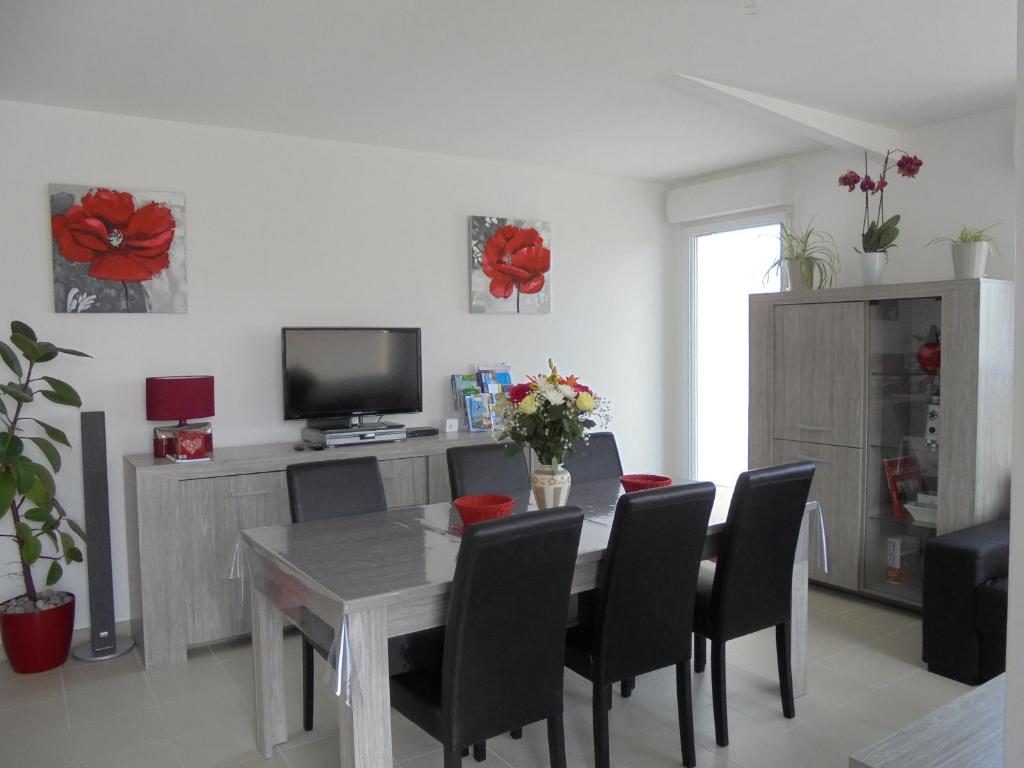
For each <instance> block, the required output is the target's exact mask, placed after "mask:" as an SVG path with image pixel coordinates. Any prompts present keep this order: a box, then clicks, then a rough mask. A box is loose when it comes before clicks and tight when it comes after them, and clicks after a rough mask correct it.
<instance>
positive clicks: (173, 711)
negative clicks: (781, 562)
mask: <svg viewBox="0 0 1024 768" xmlns="http://www.w3.org/2000/svg"><path fill="white" fill-rule="evenodd" d="M920 646H921V622H920V617H919V616H917V615H915V614H912V613H906V612H903V611H899V610H896V609H892V608H887V607H884V606H879V605H875V604H872V603H867V602H863V601H860V600H856V599H852V598H848V597H845V596H841V595H838V594H836V593H833V592H830V591H826V590H820V589H814V590H812V593H811V609H810V634H809V658H808V661H809V664H810V667H809V670H808V694H807V696H806V697H804V698H802V699H797V717H796V719H795V720H786V719H784V718H783V717H782V710H781V705H780V703H779V699H778V685H777V680H776V671H775V646H774V633H773V632H772V631H767V632H761V633H759V634H757V635H752V636H750V637H748V638H743V639H740V640H736V641H733V642H731V643H729V645H728V647H727V662H728V664H729V667H728V683H729V727H730V739H731V744H730V746H729V747H728V748H725V749H722V748H719V747H717V746H716V745H715V733H714V722H713V719H712V712H711V688H710V680H709V675H708V674H707V673H705V674H702V675H695V676H694V696H695V699H696V707H695V713H694V717H695V721H696V740H697V762H698V765H701V766H721V767H722V768H729V767H730V766H731V767H732V768H833V767H834V768H846V766H847V758H848V756H849V755H850V753H851V752H854V751H856V750H857V749H860V748H861V747H863V746H866V745H867V744H870V743H872V742H874V741H875V740H877V739H879V738H881V737H882V736H884V735H885V734H887V733H890V732H891V731H894V730H896V729H898V728H900V727H902V726H904V725H906V724H907V723H909V722H910V721H912V720H914V719H916V718H918V717H921V716H922V715H924V714H926V713H927V712H929V711H931V710H933V709H935V708H936V707H938V706H941V705H942V704H945V703H946V702H947V701H949V700H951V699H952V698H954V697H955V696H957V695H959V694H960V693H963V692H964V691H966V690H968V688H967V686H964V685H960V684H959V683H955V682H953V681H951V680H947V679H946V678H943V677H937V676H935V675H932V674H930V673H928V672H927V671H925V669H924V668H923V665H922V664H921V661H920V658H919V657H920ZM286 647H287V650H286V654H287V687H288V722H289V729H290V738H289V741H288V742H287V744H286V745H284V748H283V749H281V750H280V751H279V752H278V753H277V754H276V755H275V757H274V758H273V759H272V760H269V761H264V760H263V759H262V758H261V757H260V756H259V755H258V754H257V753H256V751H255V740H254V736H253V728H252V717H253V714H252V709H253V704H252V702H253V682H252V679H251V678H252V654H251V651H250V649H249V646H248V643H230V644H224V645H218V646H213V647H210V648H201V649H198V650H196V651H195V652H193V653H192V654H191V656H190V659H189V662H188V665H187V666H185V667H179V668H175V669H166V670H159V671H155V672H145V671H143V669H142V665H141V663H140V660H139V657H138V655H136V654H134V653H133V654H131V655H128V656H125V657H123V658H121V659H118V660H116V661H112V662H106V663H101V664H83V663H80V662H75V661H69V662H68V663H67V664H66V665H65V666H64V667H63V668H61V669H59V670H54V671H52V672H47V673H43V674H40V675H33V676H21V675H16V674H14V673H13V672H12V671H11V670H10V667H9V666H7V664H6V663H3V665H2V666H0V766H3V768H66V767H68V766H89V767H90V768H99V766H103V768H214V766H236V767H238V768H243V767H244V768H321V767H322V766H336V765H338V757H337V722H336V717H337V706H338V705H337V701H336V700H334V699H332V698H330V695H329V693H328V692H327V690H326V689H325V688H321V689H320V690H318V691H317V702H316V722H315V725H316V727H315V729H314V730H313V731H311V732H310V733H303V732H302V730H301V726H300V722H301V708H300V703H299V691H300V682H299V668H300V653H299V638H298V637H297V636H296V635H289V637H288V639H287V641H286ZM320 677H321V675H318V678H317V679H318V680H319V679H320ZM565 690H566V714H565V729H566V750H567V754H568V757H569V765H570V766H591V765H593V747H592V741H591V739H592V736H591V730H590V728H591V723H590V701H589V691H590V688H589V684H588V683H587V682H586V681H584V680H583V679H582V678H579V677H577V676H576V675H574V674H573V673H571V672H566V684H565ZM675 712H676V704H675V684H674V676H673V674H672V673H671V672H670V671H667V670H666V671H664V672H660V673H655V674H651V675H646V676H644V677H643V678H641V679H640V680H639V681H638V685H637V689H636V691H635V692H634V694H633V697H632V698H631V699H628V700H624V699H622V698H620V697H619V695H618V693H616V694H615V703H614V707H613V709H612V712H611V718H610V728H611V733H612V743H611V754H612V759H613V765H614V766H618V767H619V768H658V767H659V766H677V765H681V757H680V751H679V736H678V729H677V724H676V715H675ZM392 733H393V739H394V754H395V760H396V761H397V763H396V764H397V765H399V766H400V767H401V768H433V767H434V766H440V765H441V764H442V763H441V753H440V751H439V748H438V745H437V743H436V742H435V741H433V740H432V739H430V738H429V737H428V736H426V734H424V733H422V732H421V731H420V730H419V729H418V728H416V727H415V726H413V725H412V724H411V723H409V722H408V721H406V720H405V719H404V718H402V717H401V716H399V715H397V714H394V715H393V716H392ZM463 762H464V764H465V765H467V766H469V765H475V763H474V762H473V761H472V758H466V759H465V760H464V761H463ZM483 765H484V766H488V765H489V766H491V768H508V766H513V768H533V767H536V768H542V767H543V766H546V765H547V741H546V735H545V729H544V726H543V725H541V724H536V725H533V726H530V727H527V728H526V730H525V736H524V738H523V739H522V740H519V741H513V740H512V739H510V738H509V737H508V736H503V737H500V738H497V739H492V740H491V741H489V742H488V759H487V762H486V763H484V764H483Z"/></svg>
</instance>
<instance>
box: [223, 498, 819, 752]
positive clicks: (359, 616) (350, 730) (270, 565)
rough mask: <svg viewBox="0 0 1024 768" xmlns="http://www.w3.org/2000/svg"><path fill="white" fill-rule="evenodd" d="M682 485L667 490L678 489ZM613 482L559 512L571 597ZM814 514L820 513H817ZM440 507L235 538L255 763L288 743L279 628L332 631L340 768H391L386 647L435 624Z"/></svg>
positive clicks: (439, 604) (594, 552) (721, 506)
mask: <svg viewBox="0 0 1024 768" xmlns="http://www.w3.org/2000/svg"><path fill="white" fill-rule="evenodd" d="M683 482H688V481H681V480H680V481H676V484H682V483H683ZM622 493H623V490H622V486H621V485H620V483H619V480H618V479H617V478H615V479H609V480H598V481H591V482H581V483H573V485H572V488H571V491H570V495H569V501H568V503H569V504H571V505H575V506H578V507H580V508H581V509H582V510H583V513H584V521H583V527H582V532H581V535H580V543H579V551H578V554H577V558H576V568H575V573H574V575H573V582H572V592H573V593H579V592H585V591H587V590H592V589H594V588H595V587H596V585H597V583H598V570H599V567H600V564H601V559H602V556H603V555H604V552H605V549H606V548H607V546H608V538H609V535H610V533H611V526H612V521H613V519H614V516H615V506H616V503H617V501H618V498H619V496H621V495H622ZM511 495H512V496H513V498H514V499H515V502H516V504H515V507H514V509H513V511H512V514H518V513H520V512H523V511H526V510H529V509H534V508H535V505H534V501H533V497H532V494H530V493H528V492H523V493H521V494H511ZM730 496H731V489H729V488H725V487H719V488H718V489H717V493H716V498H715V503H714V508H713V510H712V513H711V520H710V523H709V525H708V530H707V536H706V538H705V542H704V552H703V556H704V558H706V559H709V558H713V557H715V556H716V555H717V554H718V551H719V548H720V546H721V541H722V532H723V529H724V527H725V522H726V517H727V515H728V509H729V501H730ZM815 506H816V505H815V504H814V502H809V503H808V505H807V509H806V510H805V514H804V522H803V525H802V527H801V533H800V541H799V544H798V546H797V552H796V557H795V562H794V567H793V581H792V595H793V599H792V616H791V623H792V625H791V626H792V630H791V636H792V656H791V658H792V667H793V688H794V694H795V695H796V696H802V695H804V694H805V692H806V686H807V682H806V681H807V676H806V672H807V655H806V649H807V576H808V549H809V548H808V538H809V536H808V532H809V518H810V511H811V510H812V509H813V508H814V507H815ZM819 517H820V515H819ZM461 530H462V525H461V519H460V517H459V515H458V512H457V511H456V510H455V507H454V506H453V505H452V504H450V503H440V504H428V505H423V506H412V507H402V508H396V509H389V510H387V511H384V512H379V513H372V514H365V515H356V516H351V517H338V518H333V519H328V520H319V521H315V522H306V523H298V524H293V525H274V526H267V527H263V528H254V529H249V530H246V531H244V532H243V533H242V536H241V539H240V543H239V552H240V555H241V560H242V562H243V563H244V574H245V576H244V577H245V579H246V582H247V589H248V595H249V597H250V600H251V611H252V643H253V659H254V661H253V663H254V675H255V683H256V723H255V725H256V728H255V730H256V738H257V747H258V749H259V750H260V752H261V753H262V754H263V755H264V757H266V758H268V759H269V758H271V757H272V756H273V754H274V747H275V745H278V744H282V743H284V742H285V741H286V740H287V738H288V729H287V720H286V714H285V675H284V635H283V629H284V626H285V622H286V621H287V622H290V623H292V624H295V625H297V626H298V627H299V629H300V630H306V631H309V630H314V627H313V625H316V626H319V627H321V628H322V627H323V626H324V625H326V626H327V627H329V628H333V630H334V631H333V648H332V650H331V653H330V656H329V658H328V665H327V668H328V675H329V682H330V686H331V688H332V689H333V691H334V692H335V694H336V695H338V697H339V698H340V700H341V702H340V704H341V705H340V706H339V713H340V714H339V750H340V755H341V762H340V765H342V766H343V767H344V768H381V766H391V765H393V760H392V751H391V696H390V684H389V676H388V639H389V638H391V637H395V636H398V635H405V634H408V633H411V632H416V631H419V630H424V629H429V628H431V627H438V626H442V625H444V624H445V621H446V617H447V607H448V595H449V593H450V591H451V585H452V578H453V576H454V573H455V562H456V558H457V555H458V551H459V544H460V541H461Z"/></svg>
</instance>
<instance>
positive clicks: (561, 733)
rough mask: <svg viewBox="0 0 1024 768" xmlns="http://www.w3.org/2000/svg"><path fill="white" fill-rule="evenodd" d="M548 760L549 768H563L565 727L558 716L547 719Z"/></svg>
mask: <svg viewBox="0 0 1024 768" xmlns="http://www.w3.org/2000/svg"><path fill="white" fill-rule="evenodd" d="M520 733H522V731H520ZM548 760H550V761H551V768H565V727H564V726H563V724H562V716H561V715H560V714H559V715H556V716H555V717H549V718H548Z"/></svg>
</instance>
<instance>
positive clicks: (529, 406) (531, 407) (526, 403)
mask: <svg viewBox="0 0 1024 768" xmlns="http://www.w3.org/2000/svg"><path fill="white" fill-rule="evenodd" d="M519 412H520V413H525V414H526V415H527V416H530V415H531V414H534V413H536V412H537V398H536V397H534V396H533V395H527V396H526V397H524V398H523V399H522V400H520V401H519Z"/></svg>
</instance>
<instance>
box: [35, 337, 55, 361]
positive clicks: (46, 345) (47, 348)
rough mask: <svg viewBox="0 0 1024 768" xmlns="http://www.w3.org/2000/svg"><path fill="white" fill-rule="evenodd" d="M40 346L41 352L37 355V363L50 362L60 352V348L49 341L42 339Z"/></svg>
mask: <svg viewBox="0 0 1024 768" xmlns="http://www.w3.org/2000/svg"><path fill="white" fill-rule="evenodd" d="M38 347H39V354H38V355H36V359H35V362H37V363H48V362H49V361H50V360H53V358H55V357H56V356H57V355H59V354H60V350H59V349H57V347H56V346H54V345H53V344H51V343H50V342H48V341H40V342H39V344H38Z"/></svg>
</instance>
